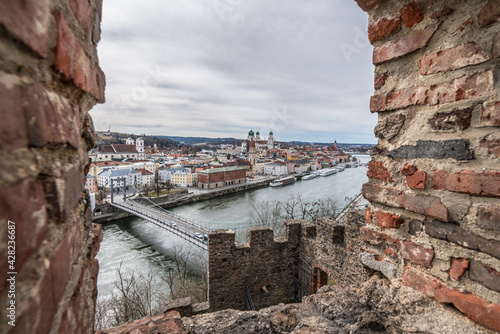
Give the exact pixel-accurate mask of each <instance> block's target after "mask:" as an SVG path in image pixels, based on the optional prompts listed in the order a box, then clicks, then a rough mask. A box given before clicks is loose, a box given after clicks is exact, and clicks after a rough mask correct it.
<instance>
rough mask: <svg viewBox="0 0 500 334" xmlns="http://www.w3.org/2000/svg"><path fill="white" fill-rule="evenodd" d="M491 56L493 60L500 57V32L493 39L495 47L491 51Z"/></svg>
mask: <svg viewBox="0 0 500 334" xmlns="http://www.w3.org/2000/svg"><path fill="white" fill-rule="evenodd" d="M491 55H492V57H493V58H498V57H500V32H497V33H496V34H495V37H493V46H492V49H491Z"/></svg>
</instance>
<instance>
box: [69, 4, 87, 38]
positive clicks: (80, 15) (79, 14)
mask: <svg viewBox="0 0 500 334" xmlns="http://www.w3.org/2000/svg"><path fill="white" fill-rule="evenodd" d="M69 5H70V7H71V9H72V10H73V14H75V17H76V19H77V20H78V22H79V23H80V25H81V26H82V28H83V30H84V31H85V33H86V34H88V33H89V32H90V27H91V21H92V8H91V7H90V3H89V1H88V0H70V1H69Z"/></svg>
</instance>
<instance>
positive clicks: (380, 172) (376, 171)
mask: <svg viewBox="0 0 500 334" xmlns="http://www.w3.org/2000/svg"><path fill="white" fill-rule="evenodd" d="M366 175H367V176H368V177H369V178H372V179H378V180H382V181H392V178H391V173H389V171H388V170H387V168H386V167H385V166H384V164H383V163H382V162H378V161H373V160H372V161H370V162H369V163H368V172H367V173H366Z"/></svg>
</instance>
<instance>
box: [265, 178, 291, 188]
mask: <svg viewBox="0 0 500 334" xmlns="http://www.w3.org/2000/svg"><path fill="white" fill-rule="evenodd" d="M295 181H297V179H296V178H295V177H293V176H287V177H284V178H281V179H277V180H274V181H273V182H271V183H269V186H271V187H281V186H286V185H287V184H292V183H295Z"/></svg>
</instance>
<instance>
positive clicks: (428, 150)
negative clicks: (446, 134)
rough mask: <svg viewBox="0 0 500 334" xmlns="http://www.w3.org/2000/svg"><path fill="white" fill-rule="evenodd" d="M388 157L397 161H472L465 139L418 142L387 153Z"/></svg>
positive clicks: (472, 157) (472, 155)
mask: <svg viewBox="0 0 500 334" xmlns="http://www.w3.org/2000/svg"><path fill="white" fill-rule="evenodd" d="M388 156H389V157H391V158H397V159H455V160H472V159H474V154H473V151H472V150H471V149H469V141H468V140H466V139H450V140H439V141H432V140H418V141H417V143H416V144H415V145H401V146H399V147H398V148H396V149H394V150H391V151H389V154H388Z"/></svg>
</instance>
